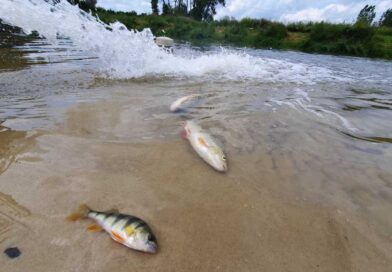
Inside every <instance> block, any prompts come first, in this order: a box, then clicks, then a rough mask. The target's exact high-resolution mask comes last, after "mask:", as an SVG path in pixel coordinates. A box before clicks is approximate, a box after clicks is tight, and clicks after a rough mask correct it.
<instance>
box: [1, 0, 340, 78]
mask: <svg viewBox="0 0 392 272" xmlns="http://www.w3.org/2000/svg"><path fill="white" fill-rule="evenodd" d="M0 6H1V9H0V18H1V19H2V20H3V21H5V22H6V23H8V24H11V25H14V26H18V27H20V28H22V29H23V30H24V31H25V32H26V33H30V32H31V31H37V32H38V33H39V34H40V35H41V36H42V37H45V38H46V39H47V40H48V41H49V42H51V43H53V44H56V43H57V42H58V39H59V38H69V39H71V40H72V42H73V44H74V45H76V46H77V47H79V48H80V49H82V50H85V51H88V52H89V53H90V54H92V55H93V56H95V57H97V58H98V67H96V70H97V72H99V73H100V75H101V76H105V77H109V78H116V79H126V78H138V77H144V76H159V77H160V76H167V77H208V78H213V79H220V78H222V79H233V80H241V79H245V80H246V79H256V80H258V81H262V82H279V81H285V82H298V83H308V84H312V83H314V82H320V81H324V80H328V79H329V80H330V79H335V80H336V79H339V80H343V78H341V77H339V76H337V75H334V73H333V72H332V71H331V70H329V69H327V68H322V67H316V66H315V65H311V64H303V63H295V62H291V61H285V60H276V59H272V58H268V57H254V56H250V55H248V54H246V53H244V52H238V51H234V50H228V49H223V48H222V49H220V50H219V51H218V52H217V51H215V52H213V53H206V54H203V55H199V54H196V53H195V52H193V51H192V50H190V51H188V52H187V54H180V55H179V54H168V53H166V52H163V51H162V50H160V49H159V48H158V47H157V46H156V45H155V43H154V41H153V38H154V37H153V34H152V33H151V31H150V30H149V29H145V30H143V31H141V32H138V31H134V30H128V29H127V28H126V27H125V26H124V25H123V24H121V23H119V22H116V23H113V24H110V25H106V24H105V23H103V22H102V21H100V20H99V18H95V17H93V16H92V15H91V14H88V13H85V12H83V11H81V10H80V9H79V8H78V7H76V6H72V5H70V4H69V3H68V2H67V1H64V0H63V1H61V2H60V3H57V4H55V5H53V4H52V3H48V2H46V1H44V0H29V1H26V0H0ZM345 80H347V79H345Z"/></svg>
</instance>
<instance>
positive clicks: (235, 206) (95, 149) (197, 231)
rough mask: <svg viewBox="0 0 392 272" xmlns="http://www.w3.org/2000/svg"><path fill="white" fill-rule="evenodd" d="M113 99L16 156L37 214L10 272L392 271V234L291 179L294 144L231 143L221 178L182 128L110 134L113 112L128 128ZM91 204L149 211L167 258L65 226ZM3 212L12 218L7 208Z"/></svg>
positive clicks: (83, 110) (22, 189)
mask: <svg viewBox="0 0 392 272" xmlns="http://www.w3.org/2000/svg"><path fill="white" fill-rule="evenodd" d="M105 105H106V106H105V107H104V109H106V110H105V111H103V113H102V111H100V110H98V109H102V104H101V103H97V104H89V105H83V106H81V107H79V108H75V109H72V110H70V111H69V113H68V115H66V116H65V119H64V123H63V124H60V125H59V127H58V128H57V129H55V130H54V131H52V132H49V133H44V134H43V135H40V136H39V137H37V138H36V139H35V142H36V144H35V145H31V146H30V147H29V149H28V150H24V151H23V152H22V151H20V150H19V151H17V152H16V151H15V154H14V155H15V156H16V155H17V157H18V158H20V159H18V161H19V163H17V164H12V165H11V166H10V167H9V168H8V170H7V171H5V172H4V173H2V175H1V176H0V191H1V192H3V193H6V194H9V195H12V197H13V199H14V200H12V201H8V202H11V203H13V204H12V205H16V204H15V203H16V201H17V203H18V204H17V205H18V207H19V206H21V207H26V208H27V209H28V210H29V211H30V212H24V213H23V228H24V229H23V231H22V232H15V233H12V234H11V232H6V233H5V234H6V236H5V239H4V240H3V242H2V243H1V244H0V245H1V246H2V248H3V247H7V246H11V245H12V246H14V245H16V246H18V247H19V248H20V249H21V250H22V255H21V256H20V257H19V258H18V259H16V260H12V261H11V260H10V259H7V257H6V256H5V255H2V256H1V258H0V263H1V267H2V268H3V269H4V271H25V270H26V267H28V268H29V270H30V271H54V270H56V271H113V270H115V271H129V270H130V269H131V270H135V271H147V270H149V271H151V270H153V271H260V270H266V271H389V268H390V267H391V266H392V262H391V260H392V258H391V255H390V253H389V252H391V251H388V249H390V248H391V243H390V240H384V241H380V240H382V239H380V238H379V237H383V235H385V234H384V233H382V232H381V234H380V233H377V232H376V230H377V229H374V228H372V226H369V225H368V224H367V222H366V220H365V221H364V220H363V218H362V219H361V217H360V216H359V217H358V216H357V215H355V214H352V213H350V209H348V210H344V209H343V210H339V209H337V208H336V207H334V206H333V205H327V204H326V203H325V202H323V203H324V204H323V205H321V204H320V203H319V204H317V205H314V204H312V203H315V202H310V201H303V199H302V198H303V197H304V196H306V195H308V194H306V193H303V194H301V192H300V191H301V190H299V189H298V187H297V185H298V184H297V185H296V184H295V183H294V184H293V182H292V181H293V180H297V179H296V177H297V176H296V171H297V169H301V167H305V166H304V165H302V164H301V161H307V160H306V159H304V158H298V157H296V160H295V161H296V164H297V165H296V166H295V165H294V160H293V157H292V156H295V155H296V154H295V153H290V152H288V153H287V152H284V148H282V149H280V150H279V151H274V150H272V151H271V150H265V152H263V151H262V150H255V151H254V152H250V153H249V152H246V150H243V149H240V150H238V149H236V148H231V147H230V146H228V145H227V144H226V149H227V150H228V152H229V154H228V156H229V165H230V171H229V172H228V173H227V174H224V175H222V174H219V173H217V172H215V171H214V170H212V169H211V168H210V167H209V166H208V165H206V164H205V163H204V162H203V161H202V160H201V159H200V158H199V157H197V156H196V155H195V154H194V152H193V150H192V149H191V147H190V146H189V145H188V144H187V143H186V142H185V141H184V140H181V139H179V137H178V136H175V135H173V136H172V137H169V138H168V139H166V140H157V139H152V140H146V139H145V140H143V141H140V142H139V143H132V142H130V143H127V142H125V141H124V140H123V139H124V138H121V139H122V141H120V142H119V141H118V137H114V138H110V135H109V132H108V131H103V132H104V133H107V134H105V135H106V136H105V137H103V138H102V137H101V136H100V135H101V134H100V133H99V132H100V131H101V132H102V130H101V129H102V127H105V123H106V122H102V120H105V118H106V117H105V116H102V114H103V115H105V112H106V114H108V115H110V116H112V117H111V120H112V122H113V123H112V124H113V127H112V129H114V130H115V131H117V132H118V131H119V130H118V129H119V126H120V127H121V125H119V124H121V122H122V121H121V120H122V119H121V118H120V117H121V115H122V112H123V110H121V107H120V108H119V107H118V106H116V104H112V103H105ZM75 112H77V115H78V116H79V117H80V118H74V117H75V116H77V115H75V114H74V113H75ZM98 112H100V113H99V114H98ZM73 116H74V117H73ZM116 116H117V117H116ZM128 122H132V121H130V120H128V119H127V120H126V123H128ZM167 122H169V123H170V122H171V121H167ZM176 122H177V121H174V123H173V124H172V125H174V124H176ZM232 122H234V121H232ZM154 124H156V123H155V121H152V123H151V122H150V123H149V122H145V123H144V126H146V127H150V129H152V128H151V125H153V126H155V125H154ZM156 125H157V126H158V124H156ZM70 128H72V129H70ZM152 130H154V129H152ZM120 131H122V130H120ZM122 132H124V131H122ZM121 135H129V134H126V133H125V134H124V133H122V134H121ZM276 141H279V140H276ZM20 152H22V153H20ZM23 154H28V156H26V155H23ZM24 157H25V158H32V157H34V158H36V159H34V160H32V159H26V160H24V159H23V158H24ZM309 159H311V158H309ZM298 164H299V165H298ZM314 165H317V164H314ZM256 166H257V167H256ZM308 175H309V178H314V177H317V175H310V174H308ZM305 177H306V175H305ZM290 181H291V182H290ZM6 199H11V198H10V197H8V196H7V197H6ZM296 199H298V200H296ZM80 203H88V204H89V205H90V206H91V207H93V208H95V209H97V210H107V209H110V208H114V207H115V208H118V209H119V210H120V211H121V212H124V213H129V214H132V215H136V216H139V217H141V218H143V219H144V220H146V222H148V224H149V225H150V226H151V227H152V229H153V231H154V233H155V234H156V235H157V238H158V243H159V246H160V249H159V252H158V254H157V255H147V254H143V253H139V252H135V251H132V250H129V249H127V248H125V247H124V246H122V245H119V244H117V243H115V242H113V241H112V240H111V239H110V238H109V236H108V235H107V234H105V233H103V232H102V233H90V232H87V231H86V227H87V225H88V224H89V222H88V221H84V222H78V223H69V222H66V221H65V217H66V216H67V215H68V214H69V213H70V212H72V211H73V210H74V209H75V208H76V207H77V206H78V205H79V204H80ZM361 203H362V202H361ZM7 205H8V206H9V204H7ZM7 205H6V206H7ZM339 208H341V207H339ZM20 209H21V211H25V209H24V208H20ZM0 212H2V213H3V214H7V216H8V215H9V214H10V212H8V211H7V209H4V208H3V205H1V206H0ZM30 213H31V214H30ZM11 227H12V226H11ZM12 228H13V227H12ZM364 230H365V231H364ZM369 230H370V231H369ZM366 231H368V232H366ZM375 237H378V238H375Z"/></svg>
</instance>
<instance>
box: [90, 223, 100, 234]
mask: <svg viewBox="0 0 392 272" xmlns="http://www.w3.org/2000/svg"><path fill="white" fill-rule="evenodd" d="M87 230H89V231H91V232H98V231H101V230H102V227H101V226H99V225H97V224H91V225H90V226H88V227H87Z"/></svg>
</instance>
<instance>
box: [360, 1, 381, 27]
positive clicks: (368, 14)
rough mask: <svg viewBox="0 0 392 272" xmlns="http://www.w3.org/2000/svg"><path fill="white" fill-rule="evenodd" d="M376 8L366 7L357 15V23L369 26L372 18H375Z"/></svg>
mask: <svg viewBox="0 0 392 272" xmlns="http://www.w3.org/2000/svg"><path fill="white" fill-rule="evenodd" d="M375 9H376V6H371V5H366V6H365V7H364V8H363V9H362V10H361V11H360V12H359V14H358V17H357V23H362V24H367V25H369V26H370V25H371V24H372V23H373V20H374V18H376V12H375V11H374V10H375Z"/></svg>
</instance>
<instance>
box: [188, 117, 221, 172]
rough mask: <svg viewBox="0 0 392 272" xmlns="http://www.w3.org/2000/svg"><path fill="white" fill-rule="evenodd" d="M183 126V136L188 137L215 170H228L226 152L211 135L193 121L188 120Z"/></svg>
mask: <svg viewBox="0 0 392 272" xmlns="http://www.w3.org/2000/svg"><path fill="white" fill-rule="evenodd" d="M182 126H183V128H184V131H183V133H182V136H183V137H184V138H186V139H188V141H189V142H190V144H191V146H192V147H193V149H194V150H195V151H196V153H197V154H198V155H199V156H200V157H202V159H203V160H204V161H205V162H207V163H208V164H209V165H211V166H212V167H213V168H214V169H215V170H217V171H220V172H226V171H227V162H226V157H225V154H224V153H223V151H222V149H221V148H220V147H219V146H218V145H217V144H216V143H215V141H214V140H213V139H212V138H211V136H210V135H209V134H207V133H206V132H204V131H203V130H202V128H201V127H200V126H198V125H197V124H196V123H195V122H193V121H186V122H184V123H183V124H182Z"/></svg>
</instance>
